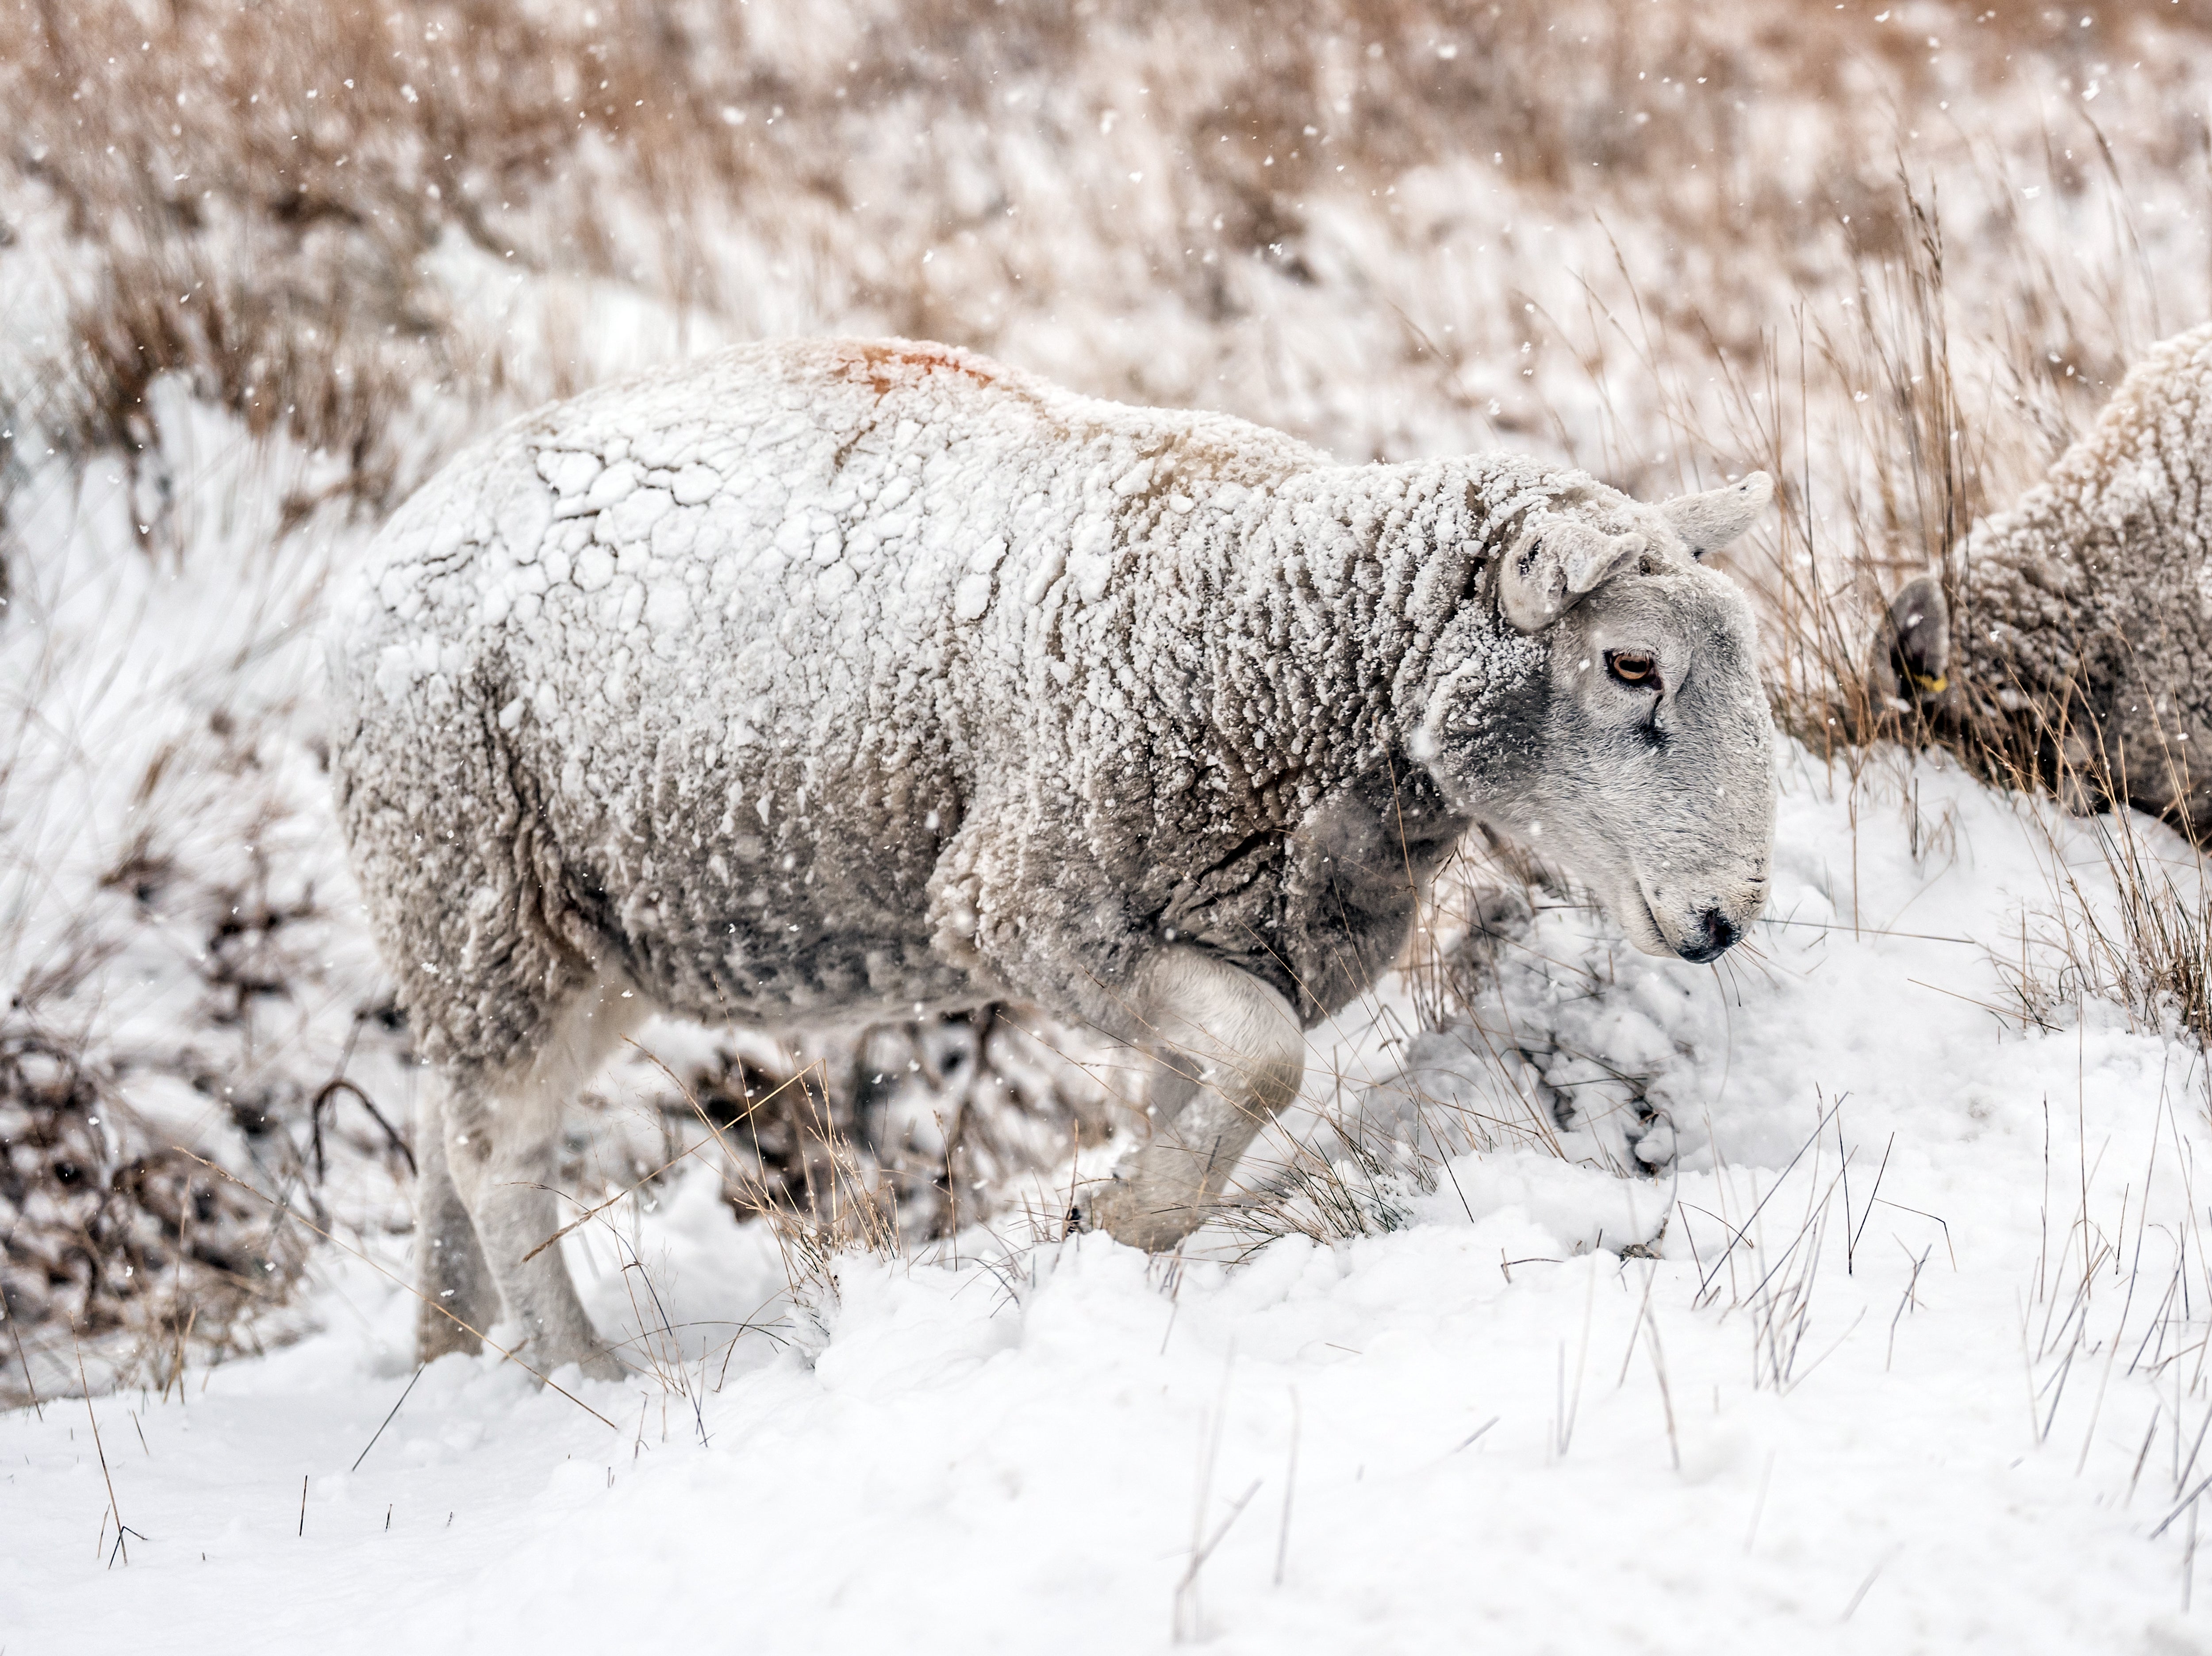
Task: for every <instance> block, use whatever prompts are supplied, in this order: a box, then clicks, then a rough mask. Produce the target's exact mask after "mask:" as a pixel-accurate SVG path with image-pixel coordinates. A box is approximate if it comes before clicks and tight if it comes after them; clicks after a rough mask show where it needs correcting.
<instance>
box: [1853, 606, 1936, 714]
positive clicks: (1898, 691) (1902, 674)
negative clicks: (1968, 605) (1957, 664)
mask: <svg viewBox="0 0 2212 1656" xmlns="http://www.w3.org/2000/svg"><path fill="white" fill-rule="evenodd" d="M1867 677H1868V678H1869V681H1870V682H1872V684H1873V686H1874V688H1875V691H1876V692H1877V693H1878V694H1880V695H1884V696H1894V697H1896V698H1897V699H1899V701H1906V702H1922V701H1934V700H1935V699H1936V697H1937V696H1939V695H1942V694H1943V692H1944V691H1946V690H1948V689H1949V688H1951V606H1950V605H1949V604H1946V603H1945V602H1944V601H1943V588H1942V585H1940V584H1939V583H1938V582H1937V581H1936V578H1935V577H1934V576H1933V575H1916V576H1914V577H1913V578H1912V579H1911V580H1909V581H1907V582H1905V585H1903V586H1901V587H1899V589H1898V593H1897V596H1896V597H1893V598H1892V599H1891V600H1890V601H1889V609H1888V611H1887V613H1886V614H1885V615H1884V616H1882V618H1881V626H1880V627H1879V628H1876V629H1875V639H1874V648H1873V649H1872V650H1871V651H1870V652H1869V654H1868V660H1867Z"/></svg>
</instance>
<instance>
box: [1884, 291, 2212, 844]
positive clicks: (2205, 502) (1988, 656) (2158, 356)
mask: <svg viewBox="0 0 2212 1656" xmlns="http://www.w3.org/2000/svg"><path fill="white" fill-rule="evenodd" d="M2208 470H2212V324H2208V325H2204V326H2203V327H2199V328H2197V329H2194V330H2192V331H2190V332H2188V333H2185V334H2181V335H2179V336H2177V337H2174V338H2172V339H2169V340H2167V341H2166V342H2165V343H2163V344H2161V345H2159V346H2158V347H2156V348H2155V349H2154V350H2152V352H2151V353H2150V355H2148V356H2147V357H2146V358H2145V359H2144V360H2143V361H2142V362H2140V363H2138V364H2136V367H2134V368H2133V369H2131V370H2130V372H2129V373H2128V375H2127V378H2126V379H2124V380H2123V381H2121V383H2120V387H2119V389H2118V391H2115V392H2114V393H2113V394H2112V400H2111V401H2110V402H2109V403H2106V405H2105V408H2104V409H2103V411H2102V412H2101V413H2100V414H2099V416H2097V420H2096V422H2095V423H2094V424H2093V426H2092V427H2091V428H2089V430H2088V431H2087V432H2086V433H2084V434H2082V436H2081V438H2080V440H2077V441H2076V442H2075V444H2074V445H2073V446H2071V447H2069V449H2068V450H2067V451H2066V452H2065V453H2064V454H2063V455H2061V456H2060V457H2059V458H2058V460H2057V464H2054V465H2053V466H2052V467H2051V470H2050V472H2049V473H2048V474H2047V475H2046V476H2045V478H2044V480H2043V481H2042V482H2039V483H2038V484H2037V485H2036V486H2035V487H2034V488H2032V489H2030V490H2029V491H2028V492H2027V494H2024V495H2023V496H2021V499H2020V500H2019V501H2018V502H2017V503H2016V504H2015V506H2013V507H2012V508H2011V509H2010V510H2008V511H2006V512H2002V513H1997V514H1996V515H1995V516H1992V517H1990V518H1986V519H1983V520H1982V521H1981V522H1980V523H1979V524H1978V525H1976V526H1975V527H1974V529H1973V531H1972V533H1971V534H1969V535H1968V536H1967V537H1966V540H1965V543H1964V544H1963V545H1962V547H1961V548H1960V551H1959V553H1958V555H1956V557H1955V558H1954V561H1952V563H1951V565H1950V566H1949V567H1948V568H1947V569H1946V570H1944V571H1943V572H1942V573H1940V574H1939V575H1933V576H1922V577H1920V578H1918V579H1915V580H1913V581H1911V582H1908V583H1907V584H1906V585H1905V587H1904V589H1903V590H1902V591H1899V594H1898V595H1897V597H1896V598H1895V599H1894V600H1893V601H1892V603H1891V604H1890V607H1889V613H1888V616H1887V620H1886V623H1885V625H1884V626H1883V628H1881V631H1880V633H1879V634H1877V642H1876V647H1875V650H1874V652H1873V655H1872V658H1871V660H1870V662H1869V668H1870V671H1869V678H1870V679H1871V681H1872V684H1873V688H1875V690H1876V691H1877V692H1878V693H1879V695H1881V697H1882V698H1883V699H1885V700H1887V701H1891V702H1893V704H1894V703H1902V704H1904V705H1905V706H1907V707H1912V708H1917V710H1919V711H1920V712H1921V713H1923V714H1924V715H1925V716H1926V717H1927V719H1928V720H1929V723H1930V725H1932V726H1933V727H1934V728H1935V730H1936V731H1937V733H1938V734H1940V735H1942V736H1943V737H1946V738H1947V739H1948V740H1949V741H1951V742H1953V743H1956V744H1958V745H1960V746H1961V747H1963V748H1965V749H1967V750H1968V751H1969V753H1970V754H1972V755H1984V754H1989V753H1992V752H1993V753H1994V754H1995V755H1996V756H1997V758H1998V759H1999V761H2000V762H2001V763H2003V764H2006V765H2008V767H2018V769H2019V770H2021V772H2024V773H2027V774H2029V775H2032V776H2033V777H2035V778H2037V779H2039V780H2041V781H2043V782H2045V783H2046V784H2048V785H2051V786H2054V787H2056V788H2057V791H2058V792H2059V794H2060V796H2061V798H2064V799H2065V800H2066V801H2067V802H2068V803H2069V804H2072V805H2074V806H2075V808H2077V809H2080V808H2082V807H2085V806H2087V805H2091V804H2097V803H2100V802H2102V801H2105V800H2109V799H2118V800H2123V801H2125V802H2127V803H2129V804H2134V805H2136V806H2139V807H2141V808H2142V809H2143V810H2149V811H2154V812H2158V813H2161V814H2163V815H2165V816H2169V817H2171V818H2172V819H2173V820H2174V821H2175V822H2177V823H2178V824H2179V825H2181V826H2182V827H2184V828H2187V829H2189V830H2190V831H2191V832H2192V833H2194V834H2198V835H2200V836H2201V835H2203V834H2206V833H2207V832H2208V831H2212V498H2208V496H2207V494H2206V492H2205V483H2206V480H2207V471H2208ZM1947 594H1948V596H1947Z"/></svg>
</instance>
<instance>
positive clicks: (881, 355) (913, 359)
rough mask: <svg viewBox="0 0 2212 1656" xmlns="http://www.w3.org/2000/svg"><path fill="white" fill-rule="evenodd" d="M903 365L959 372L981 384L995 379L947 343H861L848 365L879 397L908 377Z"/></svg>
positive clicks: (853, 374) (935, 370)
mask: <svg viewBox="0 0 2212 1656" xmlns="http://www.w3.org/2000/svg"><path fill="white" fill-rule="evenodd" d="M900 368H907V369H915V368H919V369H920V370H921V372H922V373H925V374H927V373H937V372H940V371H941V372H944V373H957V374H958V375H960V376H961V377H962V378H963V379H972V380H974V381H975V383H976V384H977V385H991V384H994V383H995V376H994V375H992V374H989V373H986V372H984V371H983V370H982V369H981V368H979V367H976V366H975V364H974V363H973V362H971V361H964V360H963V358H961V357H960V356H958V355H955V354H954V353H953V352H952V351H951V349H950V348H948V347H945V346H929V345H914V346H898V345H862V346H860V347H858V348H857V349H855V350H854V354H853V355H852V357H851V358H850V360H849V361H848V373H850V375H851V377H852V378H854V379H866V381H867V382H868V385H869V387H870V388H871V389H872V391H874V392H875V393H876V395H877V396H878V397H887V396H889V395H890V392H891V391H892V389H893V388H894V387H895V386H896V385H898V384H899V382H900V381H901V380H902V379H905V378H907V377H908V376H906V375H902V374H900V373H898V372H897V370H898V369H900Z"/></svg>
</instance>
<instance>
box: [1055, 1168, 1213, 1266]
mask: <svg viewBox="0 0 2212 1656" xmlns="http://www.w3.org/2000/svg"><path fill="white" fill-rule="evenodd" d="M1205 1221H1206V1215H1205V1214H1204V1213H1203V1212H1201V1211H1200V1210H1195V1209H1193V1208H1190V1207H1188V1206H1186V1205H1184V1204H1182V1203H1168V1204H1163V1203H1159V1202H1156V1201H1145V1200H1142V1199H1140V1198H1139V1195H1138V1193H1137V1187H1136V1186H1134V1185H1133V1184H1132V1183H1130V1182H1128V1181H1127V1180H1123V1179H1121V1178H1119V1177H1118V1176H1117V1177H1115V1178H1113V1179H1110V1180H1100V1181H1099V1182H1098V1183H1097V1184H1095V1185H1093V1186H1091V1187H1090V1188H1089V1189H1087V1190H1084V1191H1079V1192H1077V1193H1076V1198H1075V1202H1074V1204H1073V1206H1071V1207H1070V1208H1069V1209H1068V1210H1067V1230H1066V1234H1068V1235H1073V1234H1076V1233H1077V1232H1079V1231H1086V1230H1103V1231H1104V1232H1105V1233H1106V1234H1108V1235H1109V1236H1111V1237H1112V1238H1113V1239H1114V1240H1115V1241H1117V1242H1127V1244H1128V1245H1129V1246H1130V1247H1140V1248H1142V1249H1144V1250H1145V1252H1146V1253H1166V1252H1167V1251H1168V1250H1169V1249H1170V1248H1172V1247H1175V1246H1176V1244H1177V1243H1178V1242H1180V1241H1182V1240H1183V1238H1184V1237H1186V1236H1188V1235H1189V1234H1191V1232H1193V1231H1194V1230H1196V1229H1197V1228H1199V1226H1200V1225H1201V1224H1203V1223H1204V1222H1205Z"/></svg>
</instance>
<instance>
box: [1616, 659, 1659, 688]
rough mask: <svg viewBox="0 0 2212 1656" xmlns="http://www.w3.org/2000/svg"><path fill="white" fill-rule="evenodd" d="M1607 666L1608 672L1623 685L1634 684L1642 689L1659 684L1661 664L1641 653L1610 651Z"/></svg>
mask: <svg viewBox="0 0 2212 1656" xmlns="http://www.w3.org/2000/svg"><path fill="white" fill-rule="evenodd" d="M1605 665H1606V670H1607V671H1608V672H1610V673H1611V674H1612V675H1613V676H1614V677H1615V678H1617V679H1619V680H1620V682H1622V683H1623V684H1633V685H1635V686H1636V687H1637V688H1639V689H1642V688H1645V687H1647V686H1650V687H1656V685H1657V684H1658V682H1659V664H1658V663H1657V662H1656V661H1654V660H1652V659H1651V658H1650V656H1647V655H1644V654H1643V653H1642V652H1639V651H1636V650H1608V651H1607V652H1606V657H1605Z"/></svg>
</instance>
